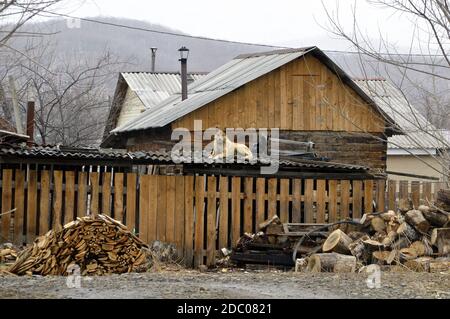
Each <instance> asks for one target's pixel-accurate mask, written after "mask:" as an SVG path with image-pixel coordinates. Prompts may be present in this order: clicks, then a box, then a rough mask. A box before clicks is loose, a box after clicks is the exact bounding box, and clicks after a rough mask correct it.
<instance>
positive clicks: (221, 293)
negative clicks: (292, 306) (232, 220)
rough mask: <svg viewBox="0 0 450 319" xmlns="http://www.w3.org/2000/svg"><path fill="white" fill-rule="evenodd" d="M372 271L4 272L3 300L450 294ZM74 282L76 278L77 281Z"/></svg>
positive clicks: (427, 280)
mask: <svg viewBox="0 0 450 319" xmlns="http://www.w3.org/2000/svg"><path fill="white" fill-rule="evenodd" d="M366 279H367V275H366V274H326V273H322V274H296V273H294V272H281V271H273V270H272V271H268V270H266V271H247V272H245V271H242V270H240V271H227V272H226V273H225V272H222V271H216V272H206V273H200V272H197V271H186V270H182V271H174V270H171V271H167V270H166V271H160V272H149V273H142V274H126V275H112V276H106V277H92V278H90V277H86V278H82V279H81V288H69V287H68V285H67V278H64V277H45V278H44V277H15V276H10V275H0V287H1V288H0V299H2V298H13V299H17V298H33V299H34V298H38V299H39V298H56V299H86V298H100V299H102V298H108V299H109V298H113V299H114V298H120V299H141V298H146V299H147V298H171V299H189V298H199V299H202V298H219V299H231V298H236V299H241V298H248V299H253V298H262V299H264V298H283V299H286V298H287V299H288V298H295V299H303V298H308V299H310V298H314V299H316V298H324V299H326V298H338V299H342V298H443V299H444V298H445V299H450V275H449V274H429V273H412V272H407V273H403V272H402V273H382V274H381V288H379V289H377V288H374V289H370V288H368V286H367V283H366ZM73 282H74V281H72V283H73Z"/></svg>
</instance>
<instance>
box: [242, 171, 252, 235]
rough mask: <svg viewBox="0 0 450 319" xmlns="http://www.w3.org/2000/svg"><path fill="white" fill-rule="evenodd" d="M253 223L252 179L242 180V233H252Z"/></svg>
mask: <svg viewBox="0 0 450 319" xmlns="http://www.w3.org/2000/svg"><path fill="white" fill-rule="evenodd" d="M252 221H253V177H246V178H245V179H244V232H246V233H254V231H253V229H252V228H253V227H252Z"/></svg>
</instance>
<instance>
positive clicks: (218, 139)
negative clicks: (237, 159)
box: [214, 129, 225, 144]
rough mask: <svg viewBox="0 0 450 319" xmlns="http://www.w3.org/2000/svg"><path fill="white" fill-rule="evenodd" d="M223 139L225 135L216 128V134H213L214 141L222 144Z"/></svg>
mask: <svg viewBox="0 0 450 319" xmlns="http://www.w3.org/2000/svg"><path fill="white" fill-rule="evenodd" d="M224 140H225V135H224V134H223V132H222V131H221V130H219V129H218V130H217V132H216V135H214V141H215V142H216V143H218V144H223V142H224Z"/></svg>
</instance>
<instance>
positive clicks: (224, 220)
mask: <svg viewBox="0 0 450 319" xmlns="http://www.w3.org/2000/svg"><path fill="white" fill-rule="evenodd" d="M219 194H220V195H219V197H220V198H219V249H221V248H225V247H230V246H229V245H228V235H229V232H228V216H229V214H228V194H229V192H228V177H226V176H221V177H220V180H219Z"/></svg>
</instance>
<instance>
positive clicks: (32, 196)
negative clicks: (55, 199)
mask: <svg viewBox="0 0 450 319" xmlns="http://www.w3.org/2000/svg"><path fill="white" fill-rule="evenodd" d="M28 176H29V177H28V198H27V242H29V243H31V242H33V241H34V239H35V238H36V227H37V224H36V222H37V194H38V187H37V186H38V185H37V184H38V183H37V172H36V171H29V175H28Z"/></svg>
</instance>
